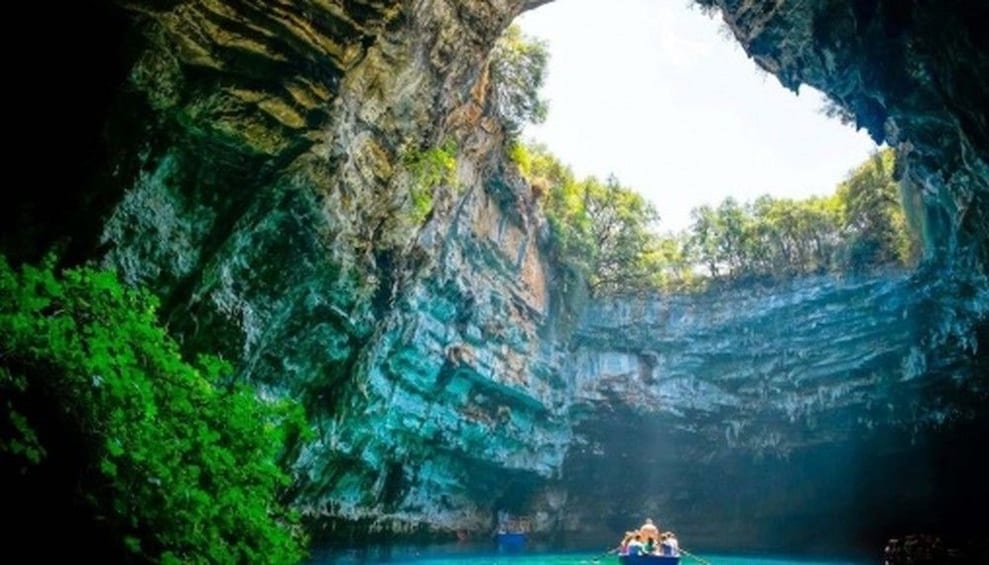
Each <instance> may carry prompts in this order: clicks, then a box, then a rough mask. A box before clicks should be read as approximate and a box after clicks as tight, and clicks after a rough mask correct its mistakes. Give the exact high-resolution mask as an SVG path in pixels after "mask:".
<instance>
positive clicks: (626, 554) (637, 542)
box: [617, 518, 681, 565]
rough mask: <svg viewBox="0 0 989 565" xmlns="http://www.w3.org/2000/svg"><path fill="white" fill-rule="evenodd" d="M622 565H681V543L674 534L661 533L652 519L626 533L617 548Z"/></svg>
mask: <svg viewBox="0 0 989 565" xmlns="http://www.w3.org/2000/svg"><path fill="white" fill-rule="evenodd" d="M617 553H618V562H619V563H620V564H621V565H679V563H680V553H681V550H680V543H679V542H678V541H677V538H676V534H674V533H673V532H661V531H660V530H659V527H658V526H656V524H654V523H653V521H652V519H651V518H646V521H645V523H644V524H642V526H640V527H639V529H637V530H630V531H627V532H625V537H624V538H623V539H622V541H621V543H620V544H619V545H618V548H617Z"/></svg>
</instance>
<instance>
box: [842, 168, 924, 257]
mask: <svg viewBox="0 0 989 565" xmlns="http://www.w3.org/2000/svg"><path fill="white" fill-rule="evenodd" d="M894 168H895V154H894V153H893V150H892V149H886V150H884V151H880V152H876V153H874V154H873V155H872V156H871V157H870V158H869V160H867V161H866V162H865V163H863V164H862V165H861V166H859V167H858V168H857V169H855V170H854V171H852V173H851V174H850V175H849V176H848V178H847V179H846V180H845V181H844V182H843V183H841V185H839V187H838V197H839V198H840V199H841V200H842V202H843V203H844V208H845V218H844V223H845V226H846V230H847V235H846V238H847V240H848V243H847V251H846V256H845V263H846V265H847V267H848V268H850V269H852V270H860V269H863V268H866V267H869V266H875V265H889V264H907V263H909V262H910V261H912V260H913V258H914V257H915V255H916V248H915V245H914V244H913V240H912V238H911V237H910V235H909V233H908V232H907V223H906V219H905V217H904V214H903V207H902V205H901V204H900V197H899V186H898V184H897V181H896V180H895V179H894V178H893V171H894Z"/></svg>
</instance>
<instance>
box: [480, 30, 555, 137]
mask: <svg viewBox="0 0 989 565" xmlns="http://www.w3.org/2000/svg"><path fill="white" fill-rule="evenodd" d="M548 61H549V49H548V48H547V46H546V43H545V42H544V41H541V40H538V39H535V38H532V37H528V36H526V35H524V34H523V33H522V30H521V29H520V28H519V27H518V26H515V25H513V26H510V27H509V28H508V29H507V30H505V33H504V34H502V36H501V37H500V38H499V39H498V42H497V43H496V44H495V46H494V49H492V51H491V66H490V72H491V90H490V94H489V97H490V103H491V105H492V108H493V110H494V115H495V116H497V117H498V118H499V120H500V121H501V123H502V125H503V126H504V128H505V131H507V132H508V133H509V135H516V134H518V133H519V132H521V131H522V128H523V127H525V125H526V124H527V123H536V124H538V123H541V122H542V121H543V120H545V119H546V111H547V107H548V106H547V103H546V100H545V99H543V98H541V97H540V96H539V89H540V88H541V87H542V85H543V82H544V81H545V78H546V64H547V62H548Z"/></svg>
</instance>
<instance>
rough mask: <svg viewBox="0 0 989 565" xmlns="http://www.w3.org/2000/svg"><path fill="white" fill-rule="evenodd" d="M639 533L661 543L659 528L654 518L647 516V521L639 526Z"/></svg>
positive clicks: (645, 537)
mask: <svg viewBox="0 0 989 565" xmlns="http://www.w3.org/2000/svg"><path fill="white" fill-rule="evenodd" d="M639 533H640V534H641V535H642V537H643V538H644V539H652V540H653V543H659V528H657V527H656V524H654V523H653V521H652V518H646V523H645V524H642V526H640V527H639Z"/></svg>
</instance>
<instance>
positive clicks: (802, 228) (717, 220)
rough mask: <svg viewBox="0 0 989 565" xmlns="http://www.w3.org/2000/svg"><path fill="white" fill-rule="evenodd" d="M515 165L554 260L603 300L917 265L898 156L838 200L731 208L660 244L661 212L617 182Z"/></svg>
mask: <svg viewBox="0 0 989 565" xmlns="http://www.w3.org/2000/svg"><path fill="white" fill-rule="evenodd" d="M510 156H511V158H512V159H513V160H514V161H515V162H516V163H517V164H518V166H519V170H520V172H521V173H522V174H523V176H525V177H526V178H527V179H528V180H529V182H530V184H531V185H532V186H533V188H534V191H535V192H536V193H537V194H538V195H539V198H540V201H541V204H542V209H543V212H544V213H545V215H546V219H547V222H548V223H549V227H550V233H551V259H552V260H553V261H554V263H555V264H556V265H557V266H558V268H559V269H561V270H562V271H563V272H565V273H566V274H567V276H568V277H569V279H568V283H569V284H573V282H574V281H576V280H578V279H579V280H580V281H582V283H583V284H586V285H587V286H588V287H589V289H590V290H591V291H592V293H594V294H616V293H618V294H620V293H628V292H638V291H642V290H650V289H652V290H656V289H659V290H667V291H676V290H690V289H695V288H698V287H700V286H702V285H703V284H704V283H705V282H706V281H740V280H748V279H753V278H759V279H775V280H779V279H785V278H790V277H794V276H800V275H807V274H819V273H825V272H857V271H863V270H868V269H874V268H882V267H889V266H905V265H909V264H911V263H913V262H914V261H916V258H917V254H918V249H917V247H918V244H917V243H916V238H915V237H914V236H912V235H911V234H910V232H909V229H908V226H907V222H906V220H905V218H904V214H903V209H902V206H901V205H900V201H899V196H898V184H897V182H896V180H895V179H894V177H893V175H894V167H895V155H894V152H893V151H892V150H890V149H886V150H883V151H881V152H877V153H875V154H874V155H873V156H871V157H870V158H869V159H868V160H866V162H864V163H863V164H862V165H860V166H859V167H857V168H856V169H855V170H853V171H851V172H850V173H849V175H848V177H847V178H846V179H845V180H844V181H843V182H842V183H841V184H840V185H839V186H838V188H837V190H836V192H835V193H834V194H832V195H831V196H813V197H810V198H805V199H792V198H775V197H772V196H768V195H764V196H760V197H759V198H757V199H755V200H754V201H751V202H739V201H738V200H736V199H734V198H726V199H725V200H723V201H722V202H720V203H719V204H717V205H716V206H712V205H703V206H699V207H697V208H695V209H694V210H693V211H692V212H691V218H692V223H691V226H690V227H689V228H688V229H687V230H686V231H684V232H682V233H677V234H673V233H666V234H661V233H660V232H659V231H658V229H657V228H658V222H659V215H658V214H657V212H656V210H655V208H654V207H653V206H652V205H651V204H650V203H648V202H647V201H646V200H645V199H644V198H643V197H642V196H641V195H639V194H638V193H636V192H635V191H634V190H632V189H630V188H628V187H625V186H622V185H621V184H620V183H619V182H618V180H617V179H615V178H614V177H611V178H609V179H608V180H606V181H603V182H602V181H600V180H598V179H595V178H593V177H589V178H586V179H583V180H578V179H576V178H575V177H574V175H573V173H572V172H571V171H570V169H569V168H568V167H566V166H565V165H563V164H562V163H561V162H560V161H559V160H558V159H556V158H555V157H554V156H553V155H552V154H550V153H549V152H548V151H547V150H546V148H545V147H542V146H537V145H530V146H525V145H521V144H518V143H516V144H514V145H513V146H512V147H511V148H510Z"/></svg>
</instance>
